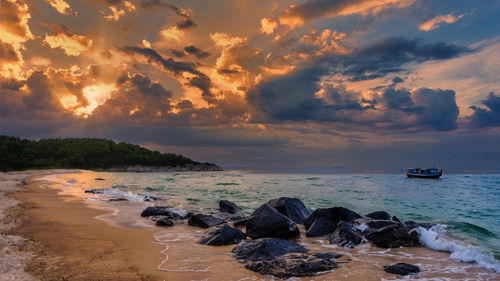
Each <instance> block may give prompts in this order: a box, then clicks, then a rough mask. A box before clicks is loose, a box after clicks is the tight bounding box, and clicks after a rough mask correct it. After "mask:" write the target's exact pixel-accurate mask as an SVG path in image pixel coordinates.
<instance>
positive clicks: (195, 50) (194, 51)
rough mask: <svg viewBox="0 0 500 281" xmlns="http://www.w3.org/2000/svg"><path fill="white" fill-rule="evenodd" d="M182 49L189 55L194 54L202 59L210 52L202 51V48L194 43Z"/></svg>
mask: <svg viewBox="0 0 500 281" xmlns="http://www.w3.org/2000/svg"><path fill="white" fill-rule="evenodd" d="M184 51H186V52H187V53H188V54H190V55H194V56H196V57H197V58H199V59H204V58H206V57H208V56H210V53H207V52H205V51H203V50H202V49H200V48H197V47H196V46H194V45H190V46H187V47H184Z"/></svg>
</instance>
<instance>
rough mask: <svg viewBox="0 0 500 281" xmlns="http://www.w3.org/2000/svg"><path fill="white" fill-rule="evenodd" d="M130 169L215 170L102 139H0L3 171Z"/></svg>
mask: <svg viewBox="0 0 500 281" xmlns="http://www.w3.org/2000/svg"><path fill="white" fill-rule="evenodd" d="M129 166H143V167H167V168H168V167H172V168H186V169H188V170H191V169H193V167H198V168H196V169H203V168H199V167H205V169H214V167H217V166H216V165H215V164H211V163H200V162H196V161H194V160H191V159H190V158H187V157H185V156H183V155H180V154H174V153H160V152H158V151H151V150H149V149H146V148H144V147H141V146H138V145H135V144H130V143H125V142H115V141H112V140H107V139H99V138H51V139H40V140H28V139H21V138H18V137H12V136H5V135H0V170H1V171H9V170H26V169H54V168H55V169H92V170H107V169H116V168H123V167H129ZM219 169H220V168H219Z"/></svg>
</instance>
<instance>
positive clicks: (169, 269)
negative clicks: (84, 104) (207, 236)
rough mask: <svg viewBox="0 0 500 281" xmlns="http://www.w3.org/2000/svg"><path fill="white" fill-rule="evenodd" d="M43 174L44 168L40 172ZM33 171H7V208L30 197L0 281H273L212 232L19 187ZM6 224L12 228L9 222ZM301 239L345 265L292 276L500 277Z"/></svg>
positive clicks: (12, 234) (418, 253)
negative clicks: (400, 266) (123, 223)
mask: <svg viewBox="0 0 500 281" xmlns="http://www.w3.org/2000/svg"><path fill="white" fill-rule="evenodd" d="M49 172H50V171H49ZM40 173H42V174H43V173H44V172H36V174H40ZM45 173H47V172H45ZM29 175H30V174H26V173H11V174H1V179H2V189H1V190H2V191H1V192H0V200H2V201H0V202H1V203H2V204H1V205H0V206H2V209H1V210H3V211H5V209H7V208H9V207H12V206H15V205H16V204H17V203H19V201H15V200H14V199H11V198H5V197H3V194H4V193H5V192H6V191H20V190H21V191H23V192H17V193H14V194H10V195H9V196H11V197H13V198H15V199H16V200H20V201H22V202H24V203H21V204H19V205H17V207H14V208H10V209H8V216H7V217H4V221H8V222H9V225H8V226H9V227H12V226H13V225H14V224H17V226H16V227H14V228H10V230H8V231H7V233H8V235H2V236H1V240H0V241H1V242H2V249H1V250H2V256H1V257H0V262H1V267H0V268H1V270H2V272H0V273H1V274H2V276H1V277H0V279H1V280H33V279H34V277H35V278H36V279H41V280H269V279H270V278H269V277H268V276H262V275H259V274H257V273H254V272H252V271H249V270H246V269H245V268H244V264H242V263H239V262H238V261H236V260H235V259H234V258H233V257H232V256H231V254H230V252H231V249H232V248H233V246H223V247H211V246H204V245H199V244H197V243H196V241H197V240H198V239H199V238H200V237H201V236H202V235H203V233H204V232H205V230H203V229H200V228H196V227H190V226H187V225H176V226H174V227H172V228H159V227H154V226H153V227H150V228H132V227H120V226H117V225H116V224H111V223H109V222H107V221H106V220H104V219H102V218H103V217H105V216H103V214H106V213H109V212H110V211H109V210H102V209H95V208H91V207H89V204H88V202H86V201H85V200H83V199H81V198H78V197H73V196H68V195H59V194H58V192H57V190H56V189H54V188H50V187H49V186H50V185H49V184H48V183H47V182H44V181H36V180H34V179H35V178H36V177H35V178H30V180H29V183H28V184H27V185H22V186H17V187H16V185H15V183H16V182H17V183H18V182H19V181H20V180H21V179H22V178H23V177H25V176H29ZM31 175H33V174H31ZM137 216H138V215H137ZM98 217H99V218H98ZM138 219H140V218H139V217H138ZM2 227H3V228H2V229H3V230H5V229H7V228H6V227H5V224H4V225H3V226H2ZM302 233H304V231H303V229H302ZM20 237H23V238H20ZM4 240H5V241H7V242H4ZM9 241H10V242H9ZM300 242H301V243H304V244H306V246H307V247H308V248H310V249H311V251H313V252H340V253H342V254H344V257H342V258H340V259H339V261H342V262H345V263H341V265H340V268H339V269H337V270H335V271H334V272H330V273H326V274H322V275H319V276H312V277H307V278H296V279H293V280H381V279H398V278H399V276H395V275H391V274H387V273H385V272H384V271H383V266H384V265H388V264H392V263H395V262H408V263H412V264H417V265H419V266H420V267H421V268H422V269H423V272H422V273H421V274H419V275H417V276H413V277H411V278H412V279H413V278H415V279H420V278H436V279H435V280H462V279H468V278H469V279H477V280H498V279H497V277H498V275H497V274H495V273H492V272H489V271H486V270H483V269H478V268H476V267H474V266H473V265H472V264H464V263H459V262H453V261H451V260H450V259H449V254H448V253H440V252H435V251H431V250H428V249H426V248H423V247H415V248H404V249H376V248H373V247H372V246H370V245H369V244H363V245H361V246H359V247H358V248H357V249H343V248H339V247H336V246H332V247H329V246H330V245H326V246H327V247H325V245H324V244H321V243H318V239H316V238H306V237H304V236H302V237H301V238H300ZM9 243H10V244H9ZM20 251H22V252H20ZM30 253H32V254H30ZM30 258H31V259H30ZM24 266H25V270H26V272H25V271H23V267H24ZM450 268H455V269H457V270H453V271H450V270H449V269H450ZM33 276H34V277H33Z"/></svg>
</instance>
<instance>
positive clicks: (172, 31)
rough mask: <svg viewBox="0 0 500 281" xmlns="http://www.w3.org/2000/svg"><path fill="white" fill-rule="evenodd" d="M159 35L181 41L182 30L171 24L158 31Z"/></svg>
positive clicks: (182, 36)
mask: <svg viewBox="0 0 500 281" xmlns="http://www.w3.org/2000/svg"><path fill="white" fill-rule="evenodd" d="M160 35H161V36H163V37H164V38H166V39H173V40H175V41H181V40H182V39H183V38H184V31H182V30H181V29H179V28H178V27H177V26H172V27H169V28H166V29H163V30H161V31H160Z"/></svg>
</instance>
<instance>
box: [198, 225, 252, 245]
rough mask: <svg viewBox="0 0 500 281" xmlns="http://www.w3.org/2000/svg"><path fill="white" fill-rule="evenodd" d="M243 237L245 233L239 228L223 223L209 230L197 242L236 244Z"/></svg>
mask: <svg viewBox="0 0 500 281" xmlns="http://www.w3.org/2000/svg"><path fill="white" fill-rule="evenodd" d="M245 238H246V235H245V233H243V232H241V231H240V230H239V229H236V228H232V227H230V226H229V225H227V224H223V225H220V226H217V227H216V228H215V229H213V230H211V231H209V232H208V233H207V235H206V236H205V237H204V238H202V239H200V241H198V243H199V244H203V245H212V246H220V245H231V244H238V243H240V241H241V240H243V239H245Z"/></svg>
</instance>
